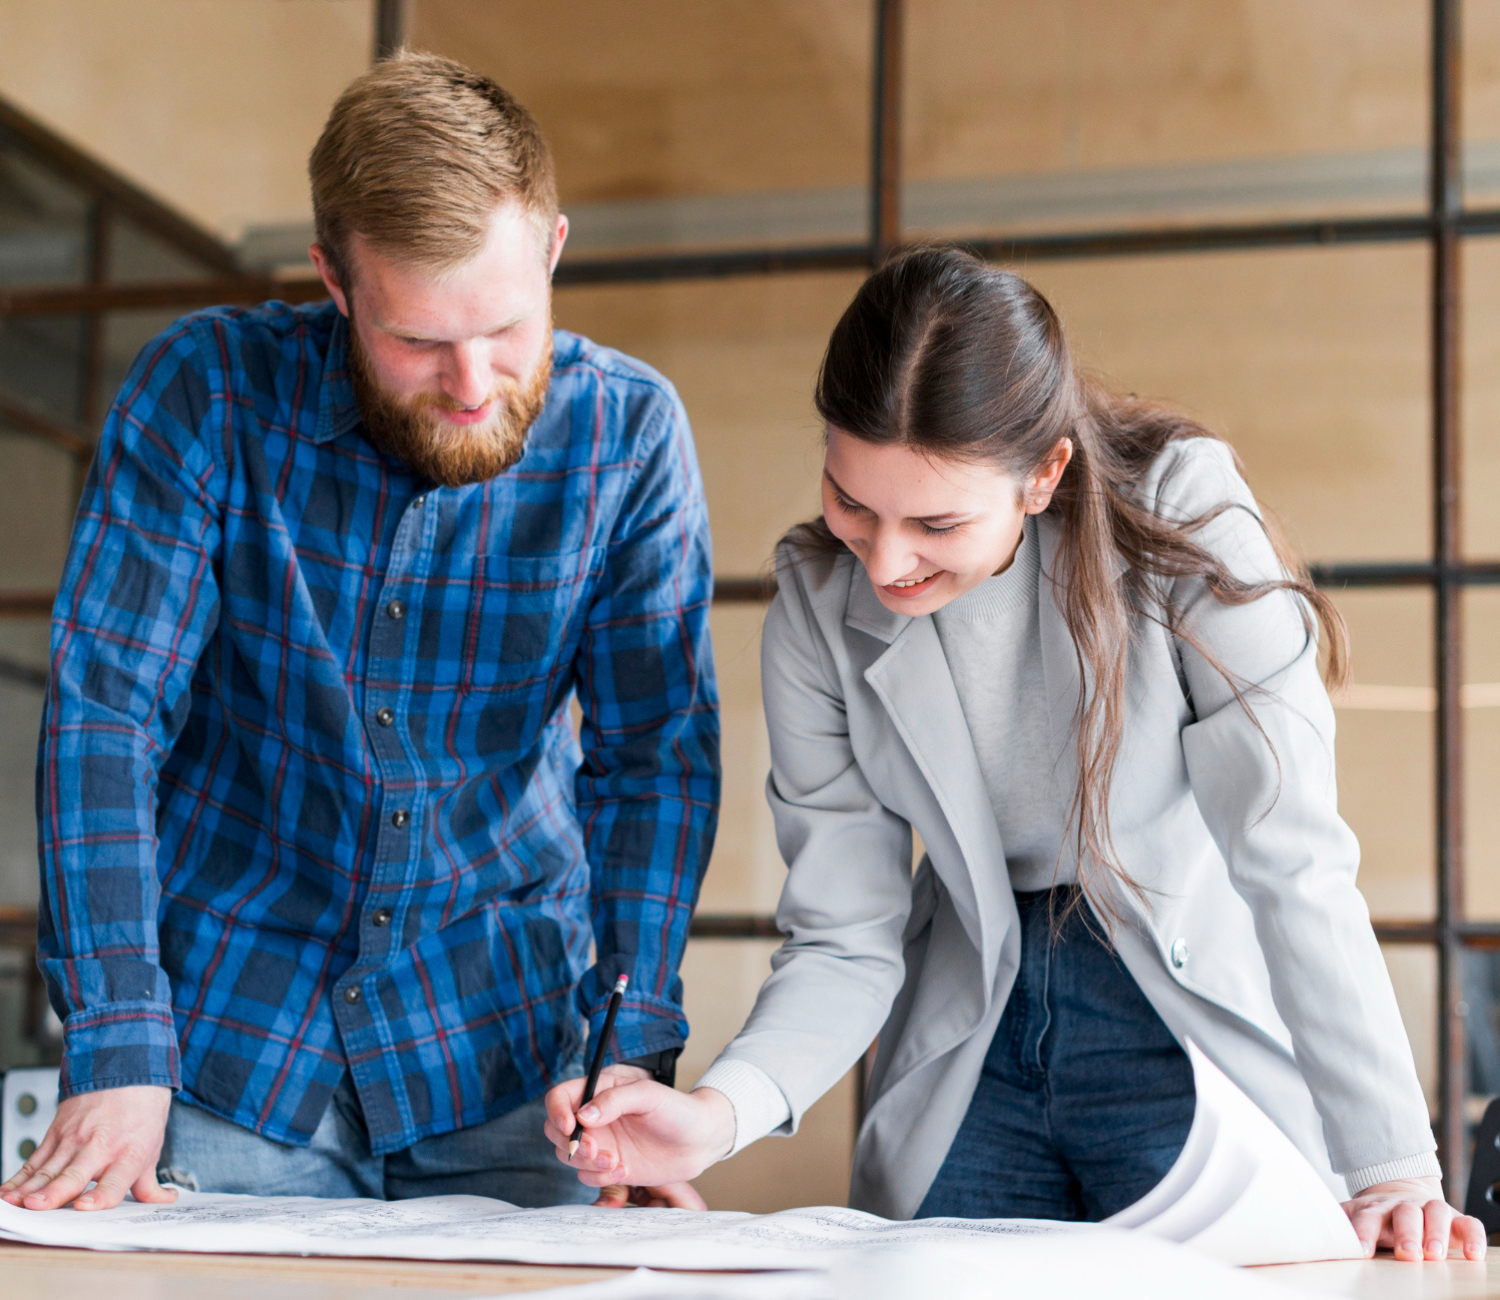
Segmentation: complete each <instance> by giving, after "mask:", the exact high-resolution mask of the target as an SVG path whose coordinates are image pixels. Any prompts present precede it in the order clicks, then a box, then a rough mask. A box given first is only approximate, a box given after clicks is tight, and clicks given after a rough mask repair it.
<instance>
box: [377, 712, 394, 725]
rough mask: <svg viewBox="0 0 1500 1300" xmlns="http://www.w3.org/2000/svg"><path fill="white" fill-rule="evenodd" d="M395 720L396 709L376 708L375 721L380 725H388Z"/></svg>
mask: <svg viewBox="0 0 1500 1300" xmlns="http://www.w3.org/2000/svg"><path fill="white" fill-rule="evenodd" d="M395 720H396V710H395V709H392V708H384V709H377V710H376V711H375V721H376V722H378V723H379V724H380V725H381V726H382V727H389V726H390V725H391V723H393V722H394V721H395Z"/></svg>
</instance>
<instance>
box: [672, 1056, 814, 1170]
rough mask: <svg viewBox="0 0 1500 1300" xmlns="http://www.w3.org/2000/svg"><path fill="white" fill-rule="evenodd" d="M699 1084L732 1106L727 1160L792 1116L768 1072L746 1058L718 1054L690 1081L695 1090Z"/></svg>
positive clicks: (788, 1106)
mask: <svg viewBox="0 0 1500 1300" xmlns="http://www.w3.org/2000/svg"><path fill="white" fill-rule="evenodd" d="M699 1088H713V1089H714V1090H715V1091H717V1092H722V1093H723V1094H724V1095H725V1096H726V1097H728V1098H729V1104H730V1106H732V1107H733V1108H734V1145H733V1146H732V1147H730V1148H729V1153H728V1155H726V1156H725V1157H724V1159H726V1160H727V1159H729V1156H732V1155H738V1154H739V1153H740V1152H741V1151H743V1150H744V1149H745V1148H746V1147H747V1146H749V1145H750V1144H751V1143H752V1142H757V1141H759V1140H760V1139H761V1138H763V1137H765V1136H766V1134H767V1133H770V1132H771V1131H772V1130H773V1129H778V1128H780V1127H781V1126H782V1125H783V1124H785V1123H786V1122H787V1120H789V1119H791V1117H792V1108H791V1106H790V1105H789V1104H788V1103H787V1099H786V1096H785V1094H784V1093H783V1092H782V1091H781V1089H780V1088H778V1087H777V1086H776V1083H775V1081H774V1080H773V1079H772V1078H771V1076H770V1075H769V1074H767V1073H766V1072H765V1071H764V1070H762V1069H761V1068H760V1067H759V1066H758V1065H751V1064H750V1062H749V1061H736V1060H731V1059H726V1058H725V1057H722V1056H721V1057H720V1058H719V1059H718V1060H717V1061H715V1062H714V1063H713V1064H712V1065H711V1066H709V1067H708V1071H707V1073H705V1074H704V1076H703V1077H702V1078H701V1079H699V1080H698V1082H697V1083H695V1084H694V1085H693V1091H694V1092H697V1091H698V1089H699Z"/></svg>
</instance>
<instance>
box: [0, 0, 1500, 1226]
mask: <svg viewBox="0 0 1500 1300" xmlns="http://www.w3.org/2000/svg"><path fill="white" fill-rule="evenodd" d="M871 3H872V26H873V33H872V35H873V46H874V56H873V60H872V76H871V97H870V141H871V149H870V177H869V193H870V228H869V234H868V238H867V239H866V240H864V241H862V242H849V243H839V244H830V245H820V246H768V247H747V248H733V249H727V250H712V251H685V252H676V253H670V252H669V253H652V254H648V255H637V256H632V255H620V256H610V257H596V258H589V259H578V260H568V259H566V258H565V259H564V261H563V263H562V264H561V265H560V266H559V268H558V271H557V275H556V284H557V285H558V286H559V287H567V286H575V285H602V284H630V283H637V284H639V283H659V282H666V281H678V280H694V279H713V278H725V277H742V276H768V275H785V274H795V273H798V272H817V271H841V270H868V269H870V268H872V267H875V266H878V265H879V264H880V263H881V262H882V261H883V260H884V259H885V258H886V257H888V256H889V255H890V254H891V253H892V252H893V251H895V250H896V249H898V248H899V247H900V245H901V233H902V228H901V220H900V202H901V164H902V158H901V126H902V115H903V114H902V110H903V102H904V101H903V83H902V71H903V57H902V56H903V36H904V30H905V16H906V15H905V5H904V0H871ZM1460 4H1461V0H1430V33H1431V49H1430V104H1429V131H1430V135H1429V152H1430V158H1431V163H1432V166H1431V171H1430V178H1431V179H1430V185H1429V192H1428V202H1427V207H1426V211H1425V212H1421V213H1414V214H1398V215H1388V216H1378V215H1377V216H1365V217H1333V218H1329V219H1325V220H1319V219H1311V220H1299V221H1265V222H1256V221H1250V222H1238V223H1205V224H1196V225H1181V226H1175V225H1174V226H1157V227H1135V226H1132V227H1130V228H1122V229H1107V230H1098V231H1082V232H1076V231H1069V232H1061V233H1053V234H1048V233H1036V234H1026V235H1017V236H1000V237H996V238H991V239H974V240H965V241H962V242H963V243H964V244H965V245H966V246H968V247H970V248H972V249H974V251H976V252H977V253H979V254H980V255H982V256H984V257H986V258H988V259H990V260H995V261H1009V262H1032V261H1044V260H1064V259H1070V260H1071V259H1082V258H1097V257H1123V256H1150V255H1159V254H1170V253H1192V252H1204V253H1213V252H1228V251H1238V250H1248V249H1262V248H1264V249H1269V248H1292V247H1320V246H1321V247H1335V246H1343V245H1349V244H1366V243H1402V242H1406V243H1410V242H1416V241H1421V242H1425V243H1426V244H1428V245H1429V247H1430V248H1431V251H1432V258H1431V283H1430V298H1429V302H1430V312H1431V321H1430V340H1429V355H1430V361H1431V392H1430V412H1431V421H1430V456H1431V465H1432V485H1431V493H1432V496H1431V508H1432V517H1433V536H1432V558H1431V559H1430V560H1427V561H1418V562H1409V563H1408V562H1401V563H1371V564H1328V565H1314V566H1313V575H1314V578H1315V579H1316V580H1317V581H1318V582H1319V583H1320V584H1322V585H1325V586H1329V587H1338V588H1346V587H1361V588H1389V587H1422V588H1425V589H1427V590H1429V591H1431V592H1432V593H1433V598H1434V605H1435V615H1436V616H1435V620H1434V632H1433V645H1432V652H1433V662H1434V670H1435V671H1434V675H1435V681H1436V684H1437V711H1436V716H1435V744H1436V795H1437V800H1436V808H1437V819H1436V846H1435V847H1436V854H1437V889H1436V894H1437V897H1436V899H1435V909H1434V919H1433V920H1429V921H1383V922H1377V923H1376V926H1375V929H1376V933H1377V935H1378V936H1379V937H1380V939H1381V940H1382V941H1383V942H1386V943H1392V944H1418V945H1422V946H1424V947H1428V948H1431V949H1433V950H1434V951H1435V953H1436V955H1437V962H1438V980H1437V985H1438V987H1437V1007H1436V1014H1437V1027H1438V1074H1439V1083H1438V1093H1439V1096H1438V1117H1437V1125H1436V1127H1437V1133H1438V1142H1439V1150H1440V1154H1441V1157H1442V1160H1443V1166H1444V1171H1445V1177H1446V1181H1447V1188H1448V1193H1449V1195H1450V1197H1453V1198H1458V1197H1460V1196H1461V1195H1462V1190H1463V1181H1464V1175H1465V1165H1466V1152H1465V1141H1466V1132H1465V1122H1464V1098H1465V1083H1464V1081H1465V1054H1464V1025H1463V1018H1462V1014H1463V1010H1464V1004H1463V989H1462V960H1461V959H1462V954H1463V952H1464V951H1465V949H1494V948H1500V923H1481V922H1470V921H1468V920H1467V919H1466V918H1465V914H1464V900H1463V856H1462V855H1463V812H1464V810H1463V801H1462V796H1463V765H1464V753H1463V743H1462V742H1463V715H1462V710H1461V701H1460V695H1461V692H1460V684H1461V680H1462V660H1463V640H1462V631H1463V626H1462V594H1463V590H1464V589H1465V588H1466V587H1468V586H1475V585H1496V584H1500V562H1478V563H1475V562H1469V561H1466V560H1465V559H1464V557H1463V553H1462V540H1461V529H1460V525H1461V494H1460V458H1461V450H1462V444H1461V429H1460V412H1459V407H1460V400H1461V387H1460V384H1461V377H1460V373H1459V364H1460V353H1461V318H1460V304H1461V297H1460V295H1461V255H1462V247H1463V240H1464V238H1465V237H1467V236H1472V235H1484V234H1495V233H1500V208H1490V209H1468V210H1466V209H1465V208H1464V206H1463V199H1462V181H1463V178H1462V170H1461V144H1462V137H1461V129H1460V112H1459V106H1460V98H1461V82H1460V67H1461V55H1462V35H1461V30H1460V16H1461V15H1460ZM374 5H375V11H376V42H375V43H376V55H377V57H380V56H383V55H384V54H387V53H389V52H390V51H391V50H392V49H394V48H396V47H397V46H398V45H399V44H400V43H401V42H402V40H403V39H404V36H405V30H406V17H407V15H406V5H405V4H404V2H403V0H374ZM0 137H3V138H4V139H5V140H6V141H7V142H9V143H11V144H13V145H17V144H18V145H19V146H20V147H21V148H23V149H24V150H25V151H26V152H28V153H30V154H31V155H33V156H34V157H37V158H38V159H40V160H42V161H44V162H46V163H48V164H49V165H51V166H53V167H55V168H58V169H60V170H63V171H64V172H65V173H66V174H68V175H69V176H70V177H71V178H72V179H74V180H75V181H77V182H79V183H81V184H83V185H84V187H85V189H87V190H89V191H90V192H91V193H93V194H94V195H95V196H96V203H97V205H98V208H97V210H98V217H97V220H96V223H95V227H96V231H97V237H96V240H95V242H94V252H93V254H92V255H91V266H92V272H93V273H92V274H91V276H90V281H89V283H87V284H83V285H65V286H64V285H59V286H46V287H42V288H25V289H16V290H12V291H9V292H7V291H4V290H0V316H7V315H24V314H64V313H66V314H78V315H80V316H82V317H84V318H85V320H86V321H88V322H91V324H90V325H89V326H88V328H89V329H90V330H91V331H93V335H96V334H97V322H98V321H99V319H100V316H101V314H102V313H104V312H108V311H118V310H130V309H139V308H145V307H174V308H180V309H188V308H192V307H199V306H207V305H211V304H215V303H227V302H255V301H259V300H261V299H263V298H266V297H270V296H277V297H281V298H283V299H287V300H290V301H311V300H314V299H317V298H321V297H323V296H324V295H323V289H322V286H321V284H319V283H318V282H316V281H315V280H311V279H297V280H277V279H273V278H268V277H265V276H259V275H249V274H246V273H244V272H243V271H242V269H241V268H239V267H238V266H237V264H235V262H234V259H233V255H232V253H231V252H230V251H229V250H228V249H226V248H225V246H224V245H223V244H222V243H221V242H220V241H218V240H216V239H214V238H213V237H212V236H211V235H208V234H207V233H206V232H204V231H202V230H200V229H198V228H197V227H195V226H193V224H192V223H191V222H189V221H187V220H186V219H184V218H182V217H181V216H179V215H178V214H176V213H173V212H171V211H170V210H169V209H167V208H165V207H164V206H163V205H161V204H159V203H158V202H157V201H156V200H154V199H152V198H151V197H150V196H149V195H146V194H144V192H142V191H140V190H138V189H136V188H135V187H133V186H131V185H129V184H128V183H126V182H124V181H122V180H121V179H120V178H119V177H117V176H115V175H113V174H112V173H110V172H109V171H108V169H106V168H104V167H102V166H101V165H100V164H98V163H97V162H96V161H95V160H93V159H91V158H89V157H87V156H86V155H84V154H83V153H81V152H80V151H78V150H76V149H74V148H73V147H72V146H70V145H68V144H67V143H66V142H63V141H61V140H59V139H58V138H57V137H55V136H52V135H51V133H49V132H47V131H45V129H44V128H41V127H39V126H38V125H37V124H36V123H34V122H32V121H31V120H30V119H29V118H27V117H26V116H25V115H24V114H20V113H18V112H16V111H15V110H13V109H12V108H10V107H9V106H7V105H5V104H4V103H3V101H0ZM111 212H119V213H121V214H122V215H128V216H130V217H131V218H133V219H135V220H137V221H140V222H141V223H142V224H143V225H145V226H146V227H147V228H148V229H150V230H152V231H153V233H155V234H157V235H158V236H160V237H162V238H163V239H165V240H167V241H168V242H170V243H173V244H174V245H175V246H177V247H179V248H181V249H182V250H183V251H184V252H187V253H189V254H191V255H193V256H195V257H197V258H198V260H199V261H200V262H201V263H202V264H203V265H204V266H205V268H206V269H208V270H209V271H210V272H212V273H213V275H214V278H212V279H205V280H200V281H178V282H170V283H148V284H120V285H112V284H108V283H105V282H104V276H103V270H102V268H103V257H102V253H101V252H100V250H101V249H102V248H103V246H104V240H105V239H106V238H107V222H108V218H109V214H110V213H111ZM91 337H92V336H91ZM96 353H97V343H96V342H93V343H91V345H90V346H89V348H88V349H87V350H86V364H87V365H94V366H96V365H97V361H94V360H89V359H88V358H92V357H94V356H95V355H96ZM96 386H97V384H95V385H94V387H96ZM90 401H91V399H89V398H87V397H86V398H85V404H84V409H81V410H80V412H79V424H78V425H77V426H68V425H65V424H62V423H60V422H58V421H56V420H53V419H50V418H48V417H44V416H41V415H38V414H36V413H34V412H30V411H27V410H25V409H24V408H21V407H18V406H16V404H15V403H13V402H3V399H0V402H3V404H0V420H4V422H5V423H6V424H7V426H8V427H10V428H11V429H13V430H16V431H19V432H23V433H30V434H33V435H35V436H37V437H41V438H45V439H47V440H48V441H50V442H52V443H53V444H55V445H58V446H60V447H62V448H64V449H65V450H67V451H69V452H70V453H71V454H72V455H74V456H75V458H78V459H79V460H80V462H82V461H84V460H86V457H87V455H88V454H89V450H90V447H91V440H92V437H93V435H94V431H95V429H96V428H97V422H98V416H99V412H98V411H97V409H94V408H93V407H92V406H91V405H90ZM769 594H770V591H769V587H768V584H767V583H766V581H764V580H763V579H760V578H750V577H723V578H720V579H719V580H718V583H717V590H716V593H715V599H716V600H717V601H720V602H725V603H730V602H762V601H764V600H766V599H767V598H768V597H769ZM51 602H52V594H51V593H50V592H34V591H33V592H3V591H0V617H5V616H12V617H15V616H31V617H35V616H45V615H46V614H47V613H48V612H49V611H50V607H51ZM693 934H694V935H695V936H697V937H699V938H703V939H710V938H712V939H751V938H757V939H763V938H769V937H775V935H776V930H775V925H774V922H773V920H772V918H770V917H766V916H729V915H725V916H712V915H706V914H705V915H700V916H698V917H696V918H695V919H694V924H693Z"/></svg>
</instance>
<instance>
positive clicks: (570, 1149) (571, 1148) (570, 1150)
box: [568, 1139, 578, 1160]
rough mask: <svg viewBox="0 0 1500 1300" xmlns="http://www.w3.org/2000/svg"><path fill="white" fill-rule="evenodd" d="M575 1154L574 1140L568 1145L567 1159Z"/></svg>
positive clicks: (576, 1144)
mask: <svg viewBox="0 0 1500 1300" xmlns="http://www.w3.org/2000/svg"><path fill="white" fill-rule="evenodd" d="M577 1154H578V1142H577V1140H576V1139H575V1140H574V1141H572V1142H569V1143H568V1159H569V1160H571V1159H572V1158H573V1157H574V1156H575V1155H577Z"/></svg>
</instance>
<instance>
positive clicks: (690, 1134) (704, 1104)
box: [546, 975, 735, 1210]
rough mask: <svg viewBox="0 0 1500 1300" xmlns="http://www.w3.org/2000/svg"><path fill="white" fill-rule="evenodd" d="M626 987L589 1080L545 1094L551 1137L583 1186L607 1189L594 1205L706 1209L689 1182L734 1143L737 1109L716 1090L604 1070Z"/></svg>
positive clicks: (615, 997) (624, 1069)
mask: <svg viewBox="0 0 1500 1300" xmlns="http://www.w3.org/2000/svg"><path fill="white" fill-rule="evenodd" d="M624 986H625V977H624V976H623V975H622V976H621V977H620V982H619V983H618V984H617V985H616V986H615V990H614V993H613V994H612V995H611V997H610V1006H609V1011H608V1013H607V1014H606V1016H605V1021H604V1027H603V1029H602V1031H601V1032H600V1034H599V1037H598V1040H597V1042H596V1045H595V1049H594V1058H593V1062H592V1065H591V1068H590V1069H589V1073H588V1078H587V1079H569V1080H568V1081H567V1082H566V1083H560V1084H558V1085H557V1086H556V1087H554V1088H553V1089H552V1090H551V1091H550V1092H548V1094H547V1125H546V1134H547V1137H548V1139H549V1140H550V1141H551V1143H552V1145H553V1146H554V1147H555V1148H556V1149H557V1158H558V1159H559V1160H561V1161H563V1162H564V1163H566V1164H570V1165H572V1166H573V1167H574V1168H575V1169H577V1170H578V1179H579V1181H580V1182H582V1183H583V1184H584V1185H585V1186H588V1187H599V1188H602V1189H604V1191H603V1194H602V1195H601V1196H600V1198H599V1200H598V1201H597V1202H595V1204H598V1205H608V1206H622V1205H625V1204H627V1203H628V1204H635V1205H641V1204H646V1205H668V1206H675V1207H678V1208H681V1209H693V1210H701V1209H704V1208H706V1207H705V1206H704V1204H703V1199H702V1197H700V1196H699V1195H698V1193H697V1192H696V1191H695V1190H694V1189H693V1188H692V1187H691V1186H690V1185H689V1184H688V1182H687V1180H688V1179H689V1178H695V1177H697V1175H699V1174H700V1173H702V1172H703V1170H704V1169H706V1168H707V1167H708V1166H709V1165H711V1164H713V1163H714V1161H716V1160H718V1159H720V1158H722V1157H723V1156H724V1155H725V1154H727V1153H728V1151H729V1149H730V1147H732V1146H733V1145H734V1132H735V1128H734V1125H735V1119H734V1108H733V1107H732V1106H731V1105H730V1104H729V1099H728V1098H727V1097H725V1096H724V1095H723V1093H720V1092H716V1091H715V1090H714V1089H712V1088H700V1089H698V1090H697V1091H696V1092H692V1093H683V1092H678V1091H677V1090H676V1089H675V1088H668V1087H667V1086H666V1085H665V1084H660V1083H657V1082H656V1081H655V1080H654V1079H652V1078H651V1077H650V1076H649V1075H648V1074H647V1073H646V1071H644V1070H642V1069H640V1068H638V1067H636V1066H633V1065H611V1066H605V1065H604V1056H605V1052H606V1051H607V1044H608V1042H609V1038H610V1034H611V1032H612V1030H613V1028H614V1020H615V1015H616V1014H617V1012H618V1011H619V1006H620V1001H621V999H622V998H623V996H624V991H625V988H624Z"/></svg>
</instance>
